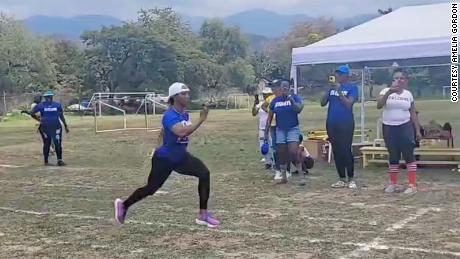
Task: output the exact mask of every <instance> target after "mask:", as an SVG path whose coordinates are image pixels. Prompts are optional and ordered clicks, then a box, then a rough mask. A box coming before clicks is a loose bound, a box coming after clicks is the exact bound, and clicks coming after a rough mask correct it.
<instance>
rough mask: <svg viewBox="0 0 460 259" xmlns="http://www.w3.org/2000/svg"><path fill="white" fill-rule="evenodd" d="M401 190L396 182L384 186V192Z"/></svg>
mask: <svg viewBox="0 0 460 259" xmlns="http://www.w3.org/2000/svg"><path fill="white" fill-rule="evenodd" d="M397 192H401V188H399V186H398V185H397V184H390V185H388V186H387V187H386V188H385V193H397Z"/></svg>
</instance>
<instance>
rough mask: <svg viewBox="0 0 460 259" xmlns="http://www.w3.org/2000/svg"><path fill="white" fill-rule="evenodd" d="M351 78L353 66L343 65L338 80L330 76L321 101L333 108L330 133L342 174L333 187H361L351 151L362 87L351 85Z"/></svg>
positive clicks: (333, 149) (328, 126) (328, 124)
mask: <svg viewBox="0 0 460 259" xmlns="http://www.w3.org/2000/svg"><path fill="white" fill-rule="evenodd" d="M336 79H337V81H336ZM349 79H350V69H349V67H348V66H347V65H342V66H340V67H339V68H338V69H337V70H336V71H335V77H334V76H331V77H329V84H330V88H329V89H328V90H327V91H326V92H325V93H324V95H323V98H322V99H321V106H326V105H329V106H328V109H327V120H326V130H327V136H328V138H329V142H330V143H331V146H332V152H333V154H334V162H335V167H336V169H337V173H338V175H339V181H338V182H336V183H334V184H332V186H331V187H332V188H350V189H356V188H358V186H357V185H356V182H355V181H354V179H353V178H354V174H355V172H354V171H355V167H354V159H353V153H352V150H351V149H352V144H353V134H354V131H355V118H354V115H353V105H354V103H355V102H356V101H358V87H357V86H356V85H355V84H353V83H350V82H349ZM347 177H348V179H347Z"/></svg>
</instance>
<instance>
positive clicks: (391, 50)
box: [291, 3, 451, 141]
mask: <svg viewBox="0 0 460 259" xmlns="http://www.w3.org/2000/svg"><path fill="white" fill-rule="evenodd" d="M450 12H451V5H450V3H441V4H432V5H421V6H409V7H402V8H399V9H397V10H395V11H393V12H391V13H389V14H386V15H383V16H380V17H378V18H375V19H373V20H371V21H369V22H366V23H364V24H361V25H358V26H356V27H353V28H351V29H349V30H346V31H344V32H341V33H338V34H336V35H333V36H331V37H329V38H326V39H324V40H321V41H319V42H316V43H314V44H311V45H309V46H306V47H300V48H294V49H293V50H292V67H291V78H292V79H293V80H294V85H295V89H297V81H298V80H297V76H298V74H299V69H298V68H299V67H300V66H305V65H315V64H344V63H359V64H361V66H362V67H361V69H363V81H364V72H365V71H364V70H365V67H364V65H365V63H366V62H372V61H386V60H391V61H393V60H394V61H396V60H406V59H421V58H436V57H450V42H451V31H450V28H451V27H450ZM363 85H364V82H362V84H361V97H362V102H361V130H362V131H364V91H363ZM362 141H364V140H363V139H362Z"/></svg>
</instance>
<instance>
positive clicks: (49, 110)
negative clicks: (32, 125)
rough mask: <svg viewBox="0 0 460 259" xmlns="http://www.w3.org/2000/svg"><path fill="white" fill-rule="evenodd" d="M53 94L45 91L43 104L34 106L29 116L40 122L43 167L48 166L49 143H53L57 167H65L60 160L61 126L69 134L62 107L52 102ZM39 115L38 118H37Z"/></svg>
mask: <svg viewBox="0 0 460 259" xmlns="http://www.w3.org/2000/svg"><path fill="white" fill-rule="evenodd" d="M53 96H54V93H53V92H52V91H47V92H46V93H44V94H43V97H44V98H45V101H44V102H41V103H39V104H37V105H35V106H34V108H33V109H32V111H31V116H32V118H34V119H35V120H37V121H39V122H40V134H41V135H42V138H43V159H44V162H45V165H49V161H48V157H49V153H50V148H51V143H54V148H55V150H56V156H57V165H58V166H65V165H66V164H65V163H64V161H63V160H62V126H61V122H62V123H63V124H64V128H65V130H66V132H67V133H69V127H68V126H67V122H66V120H65V117H64V111H63V109H62V105H61V104H60V103H58V102H54V101H53ZM37 113H40V117H38V116H37Z"/></svg>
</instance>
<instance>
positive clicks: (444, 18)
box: [292, 3, 451, 65]
mask: <svg viewBox="0 0 460 259" xmlns="http://www.w3.org/2000/svg"><path fill="white" fill-rule="evenodd" d="M449 14H450V3H442V4H432V5H421V6H409V7H402V8H399V9H397V10H395V11H393V12H391V13H389V14H386V15H382V16H380V17H378V18H375V19H373V20H371V21H369V22H366V23H364V24H361V25H358V26H356V27H353V28H351V29H349V30H346V31H344V32H341V33H338V34H336V35H333V36H331V37H329V38H326V39H324V40H321V41H319V42H316V43H314V44H311V45H309V46H306V47H301V48H294V49H293V50H292V64H293V65H306V64H324V63H348V62H350V63H351V62H360V61H377V60H397V59H410V58H426V57H443V56H450V40H451V32H450V15H449Z"/></svg>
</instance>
